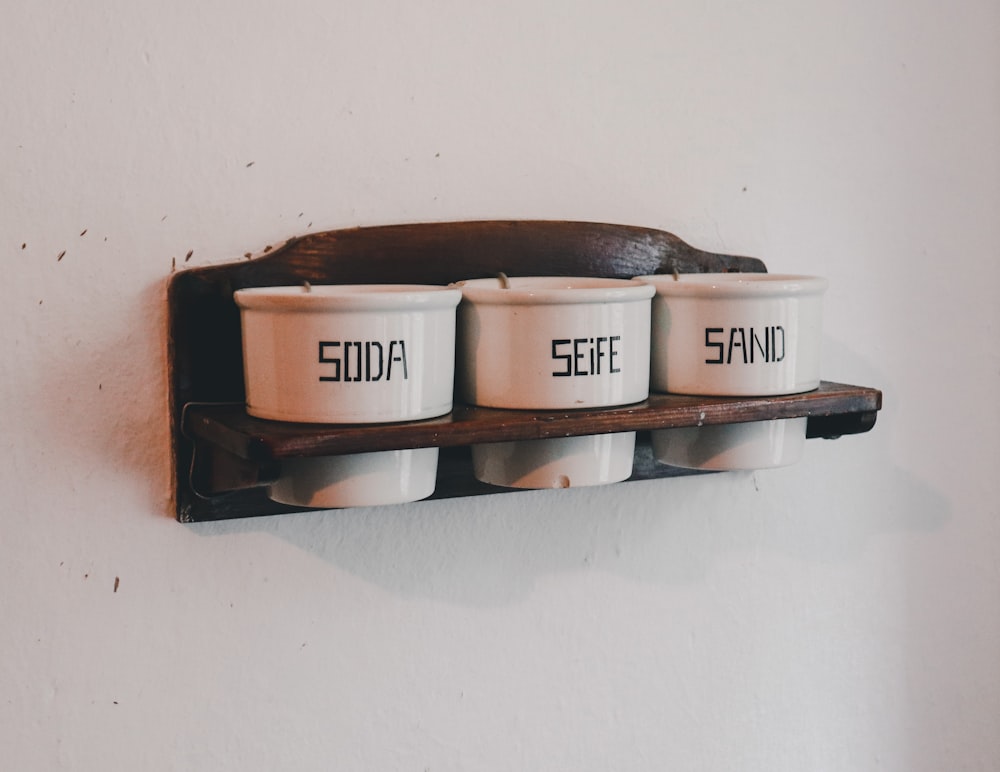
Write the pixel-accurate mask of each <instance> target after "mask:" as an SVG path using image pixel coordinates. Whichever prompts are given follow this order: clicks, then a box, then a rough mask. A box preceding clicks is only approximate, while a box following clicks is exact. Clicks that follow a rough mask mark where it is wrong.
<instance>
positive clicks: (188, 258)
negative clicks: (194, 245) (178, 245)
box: [184, 249, 194, 263]
mask: <svg viewBox="0 0 1000 772" xmlns="http://www.w3.org/2000/svg"><path fill="white" fill-rule="evenodd" d="M193 254H194V250H193V249H189V250H188V253H187V254H186V255H184V262H185V263H186V262H187V261H188V260H190V259H191V255H193Z"/></svg>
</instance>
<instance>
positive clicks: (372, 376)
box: [365, 340, 384, 381]
mask: <svg viewBox="0 0 1000 772" xmlns="http://www.w3.org/2000/svg"><path fill="white" fill-rule="evenodd" d="M375 349H378V354H376V356H375V360H374V363H375V364H376V365H378V372H377V373H373V372H372V361H373V360H372V351H373V350H375ZM383 369H384V362H383V361H382V344H381V343H379V342H378V341H377V340H372V341H368V342H367V343H365V380H366V381H380V380H382V371H383Z"/></svg>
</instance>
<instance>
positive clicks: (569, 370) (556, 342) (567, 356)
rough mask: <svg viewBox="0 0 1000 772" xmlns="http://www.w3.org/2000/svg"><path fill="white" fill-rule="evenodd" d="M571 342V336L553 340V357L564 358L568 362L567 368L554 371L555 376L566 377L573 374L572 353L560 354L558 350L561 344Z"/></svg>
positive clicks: (564, 344)
mask: <svg viewBox="0 0 1000 772" xmlns="http://www.w3.org/2000/svg"><path fill="white" fill-rule="evenodd" d="M570 343H572V341H571V340H570V339H569V338H559V339H557V340H554V341H552V358H553V359H562V360H563V361H564V362H565V363H566V369H565V370H563V371H561V372H560V371H558V370H557V371H556V372H554V373H552V375H553V376H555V377H556V378H564V377H566V376H569V375H572V374H573V361H572V360H573V356H572V354H560V353H559V351H558V348H559V346H566V345H568V344H570Z"/></svg>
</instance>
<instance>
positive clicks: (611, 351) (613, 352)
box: [608, 335, 622, 373]
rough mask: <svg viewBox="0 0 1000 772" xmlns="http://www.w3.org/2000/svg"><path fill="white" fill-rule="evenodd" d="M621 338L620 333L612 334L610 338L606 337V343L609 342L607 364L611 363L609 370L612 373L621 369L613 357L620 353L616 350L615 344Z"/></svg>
mask: <svg viewBox="0 0 1000 772" xmlns="http://www.w3.org/2000/svg"><path fill="white" fill-rule="evenodd" d="M621 339H622V336H621V335H612V336H611V337H610V338H608V344H609V345H608V364H609V365H611V372H613V373H620V372H621V371H622V368H621V366H620V365H616V364H615V359H617V358H618V357H619V356H620V355H621V352H620V351H619V350H618V347H617V346H615V344H616V343H618V342H619V341H620V340H621Z"/></svg>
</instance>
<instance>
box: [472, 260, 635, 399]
mask: <svg viewBox="0 0 1000 772" xmlns="http://www.w3.org/2000/svg"><path fill="white" fill-rule="evenodd" d="M456 286H458V287H460V288H461V290H462V303H461V305H460V306H459V309H458V325H459V344H458V358H459V361H460V367H459V386H460V391H461V394H462V396H463V397H464V399H465V401H466V402H468V403H470V404H473V405H482V406H485V407H500V408H514V409H526V410H562V409H568V408H569V409H571V408H582V407H606V406H612V405H627V404H630V403H632V402H641V401H642V400H644V399H646V397H648V396H649V319H650V298H651V297H652V296H653V293H654V291H655V290H654V289H653V288H652V287H649V286H646V285H643V284H639V283H638V282H632V281H629V280H625V279H601V278H593V277H564V276H526V277H511V278H509V279H506V280H501V279H472V280H469V281H463V282H459V283H458V284H457V285H456Z"/></svg>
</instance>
